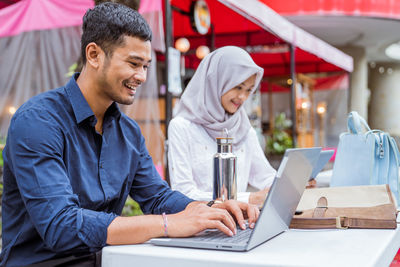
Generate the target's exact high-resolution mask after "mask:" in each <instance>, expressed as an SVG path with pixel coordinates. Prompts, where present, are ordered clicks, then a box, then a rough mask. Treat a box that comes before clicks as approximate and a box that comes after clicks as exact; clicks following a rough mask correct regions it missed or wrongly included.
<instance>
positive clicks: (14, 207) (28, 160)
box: [0, 74, 192, 266]
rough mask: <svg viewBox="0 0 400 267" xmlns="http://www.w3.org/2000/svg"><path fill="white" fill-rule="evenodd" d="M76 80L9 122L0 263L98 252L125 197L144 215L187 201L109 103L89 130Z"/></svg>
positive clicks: (91, 117) (88, 115)
mask: <svg viewBox="0 0 400 267" xmlns="http://www.w3.org/2000/svg"><path fill="white" fill-rule="evenodd" d="M76 77H77V74H76V75H75V77H74V78H71V80H70V81H69V82H68V83H67V84H66V86H64V87H61V88H57V89H54V90H51V91H48V92H46V93H43V94H40V95H38V96H36V97H34V98H32V99H31V100H29V101H28V102H26V103H25V104H24V105H22V106H21V108H19V109H18V111H17V112H16V113H15V114H14V116H13V118H12V121H11V125H10V127H9V131H8V137H7V143H6V147H5V149H4V152H3V156H4V192H3V204H2V212H3V215H2V216H3V217H2V218H3V237H2V238H3V250H2V252H1V255H0V260H1V263H0V265H7V266H21V265H27V264H31V263H36V262H41V261H44V260H48V259H53V258H59V257H66V256H70V255H79V254H81V253H88V252H94V251H97V250H99V249H101V248H102V247H103V246H105V245H106V238H107V227H108V226H109V224H110V223H111V222H112V221H113V219H115V218H116V217H117V216H118V215H120V214H121V211H122V208H123V206H124V203H125V201H126V198H127V196H128V194H129V195H130V196H131V197H132V198H133V199H135V200H136V201H137V202H138V203H139V204H140V207H141V208H142V210H143V212H144V213H146V214H147V213H155V214H160V213H162V212H166V213H176V212H179V211H181V210H183V209H184V208H185V207H186V205H187V204H188V203H190V202H191V201H192V200H191V199H189V198H187V197H186V196H184V195H183V194H181V193H179V192H177V191H172V190H171V189H170V188H169V187H168V185H167V184H166V183H165V182H164V181H162V179H161V178H160V176H159V175H158V173H157V171H156V169H155V168H154V165H153V162H152V159H151V157H150V156H149V153H148V151H147V149H146V146H145V141H144V138H143V136H142V134H141V132H140V128H139V126H138V125H137V123H136V122H135V121H133V120H132V119H130V118H128V117H127V116H126V115H125V114H123V113H121V112H120V110H119V109H118V107H117V105H116V104H115V103H113V104H112V105H111V106H110V107H109V108H108V110H107V111H106V114H105V117H104V122H103V134H102V135H100V134H98V133H97V132H96V130H95V125H96V117H95V116H94V114H93V112H92V110H91V108H90V107H89V105H88V103H87V102H86V100H85V98H84V96H83V94H82V93H81V91H80V89H79V87H78V85H77V83H76V81H75V79H76ZM134 234H135V233H132V235H134Z"/></svg>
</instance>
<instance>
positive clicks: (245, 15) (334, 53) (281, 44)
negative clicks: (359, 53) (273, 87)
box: [171, 0, 353, 76]
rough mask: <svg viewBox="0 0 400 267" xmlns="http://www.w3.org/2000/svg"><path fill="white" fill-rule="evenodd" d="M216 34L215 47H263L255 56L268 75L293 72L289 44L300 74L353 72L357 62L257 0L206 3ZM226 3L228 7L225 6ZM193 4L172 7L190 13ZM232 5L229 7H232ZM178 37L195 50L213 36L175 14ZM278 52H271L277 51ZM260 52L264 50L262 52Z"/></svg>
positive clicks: (181, 1) (174, 0) (179, 1)
mask: <svg viewBox="0 0 400 267" xmlns="http://www.w3.org/2000/svg"><path fill="white" fill-rule="evenodd" d="M206 2H207V4H208V6H209V9H210V14H211V22H212V24H213V26H214V32H215V46H216V47H217V48H218V47H221V46H225V45H236V46H241V47H252V49H253V50H254V48H260V49H258V50H257V49H256V50H257V51H258V52H252V53H251V55H252V57H253V58H254V60H255V62H256V63H257V64H258V65H260V66H262V67H263V68H264V70H265V75H266V76H271V75H285V74H289V73H290V54H289V49H288V48H289V46H288V45H287V44H288V43H289V44H293V45H295V46H296V47H297V49H296V72H301V73H310V72H331V71H342V70H345V71H348V72H351V71H352V70H353V59H352V58H351V57H350V56H348V55H346V54H344V53H343V52H341V51H340V50H338V49H336V48H334V47H332V46H330V45H329V44H327V43H325V42H323V41H322V40H320V39H318V38H316V37H315V36H313V35H311V34H309V33H307V32H305V31H304V30H302V29H300V28H298V27H296V26H295V25H294V24H292V23H290V22H289V21H287V20H286V19H284V18H283V17H281V16H279V15H278V14H277V13H275V12H274V11H273V10H271V9H270V8H269V7H267V6H266V5H265V4H263V3H262V2H260V1H257V0H247V1H240V0H219V1H217V0H206ZM222 3H224V4H222ZM190 4H191V1H189V0H171V5H172V6H175V7H178V8H179V9H181V10H184V11H189V10H190ZM228 6H229V7H228ZM173 34H174V37H175V38H179V37H183V36H184V37H186V38H188V39H189V40H190V43H191V48H196V47H197V46H199V45H208V46H210V40H211V34H210V32H209V33H208V34H207V35H199V34H197V33H196V32H194V31H193V29H192V28H191V24H190V18H189V17H188V16H186V15H183V14H180V13H179V12H173ZM274 48H276V49H275V50H277V51H279V53H277V52H268V51H272V50H274ZM260 50H264V51H263V52H260ZM198 63H199V60H198V59H196V57H195V56H194V55H190V54H189V55H187V56H186V64H187V65H188V66H190V67H196V66H197V64H198Z"/></svg>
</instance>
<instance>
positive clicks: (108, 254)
mask: <svg viewBox="0 0 400 267" xmlns="http://www.w3.org/2000/svg"><path fill="white" fill-rule="evenodd" d="M399 247H400V228H397V229H396V230H364V229H362V230H355V229H351V230H349V229H347V230H311V231H310V230H308V231H306V230H289V231H288V232H285V233H282V234H281V235H279V236H277V237H275V238H273V239H271V240H269V241H267V242H266V243H264V244H262V245H260V246H258V247H256V248H254V249H253V250H251V251H249V252H229V251H215V250H203V249H186V248H172V247H159V246H154V245H151V244H142V245H129V246H109V247H105V248H104V249H103V256H102V257H103V258H102V262H103V264H102V266H104V267H119V266H121V267H125V266H146V267H150V266H173V267H180V266H185V267H186V266H193V267H197V266H206V267H213V266H215V267H237V266H379V267H381V266H389V264H390V263H391V261H392V260H393V258H394V256H395V255H396V252H397V250H398V249H399Z"/></svg>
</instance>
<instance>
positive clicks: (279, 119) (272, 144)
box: [266, 112, 293, 154]
mask: <svg viewBox="0 0 400 267" xmlns="http://www.w3.org/2000/svg"><path fill="white" fill-rule="evenodd" d="M274 122H275V124H274V129H273V131H272V134H271V135H269V136H267V138H266V139H267V140H266V153H267V154H283V153H284V152H285V150H286V149H287V148H291V147H293V140H292V137H291V136H290V135H289V134H288V133H287V132H286V131H285V130H287V129H288V128H289V127H290V126H291V125H292V122H291V121H290V120H289V119H287V118H286V114H285V113H283V112H282V113H279V114H277V115H276V116H275V119H274Z"/></svg>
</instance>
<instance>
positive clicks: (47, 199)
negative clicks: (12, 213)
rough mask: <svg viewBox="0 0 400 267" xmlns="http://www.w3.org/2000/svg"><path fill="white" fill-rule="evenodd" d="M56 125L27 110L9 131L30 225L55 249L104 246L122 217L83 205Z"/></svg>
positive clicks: (45, 115) (47, 117)
mask: <svg viewBox="0 0 400 267" xmlns="http://www.w3.org/2000/svg"><path fill="white" fill-rule="evenodd" d="M55 125H59V124H57V123H55V121H53V119H52V115H51V114H50V113H48V112H46V111H42V110H24V111H22V112H20V113H19V114H16V116H14V118H13V121H12V124H11V126H10V129H9V131H10V134H9V138H10V139H9V140H7V145H8V146H9V147H8V148H7V149H9V150H10V151H12V153H9V157H10V158H9V162H10V163H11V164H10V168H12V169H13V173H14V175H15V180H16V183H17V186H18V189H19V191H20V193H21V197H22V200H23V202H24V204H25V206H26V210H27V212H28V214H29V217H30V221H31V223H32V224H33V225H34V227H35V229H36V230H37V232H38V233H39V235H40V236H41V238H42V239H43V241H44V243H45V244H46V245H47V246H48V248H49V249H51V250H53V251H57V252H60V251H67V250H70V249H72V248H79V247H91V248H97V247H102V246H104V245H105V244H106V239H107V227H108V225H109V224H110V223H111V222H112V221H113V220H114V219H115V217H117V215H116V214H113V213H105V212H99V211H93V210H88V209H83V208H81V207H80V203H79V197H78V196H77V195H76V194H74V192H73V190H72V187H71V183H70V179H69V177H68V174H67V170H66V166H65V163H64V161H63V148H64V138H63V134H64V132H63V131H62V129H59V128H57V127H56V126H55Z"/></svg>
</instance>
